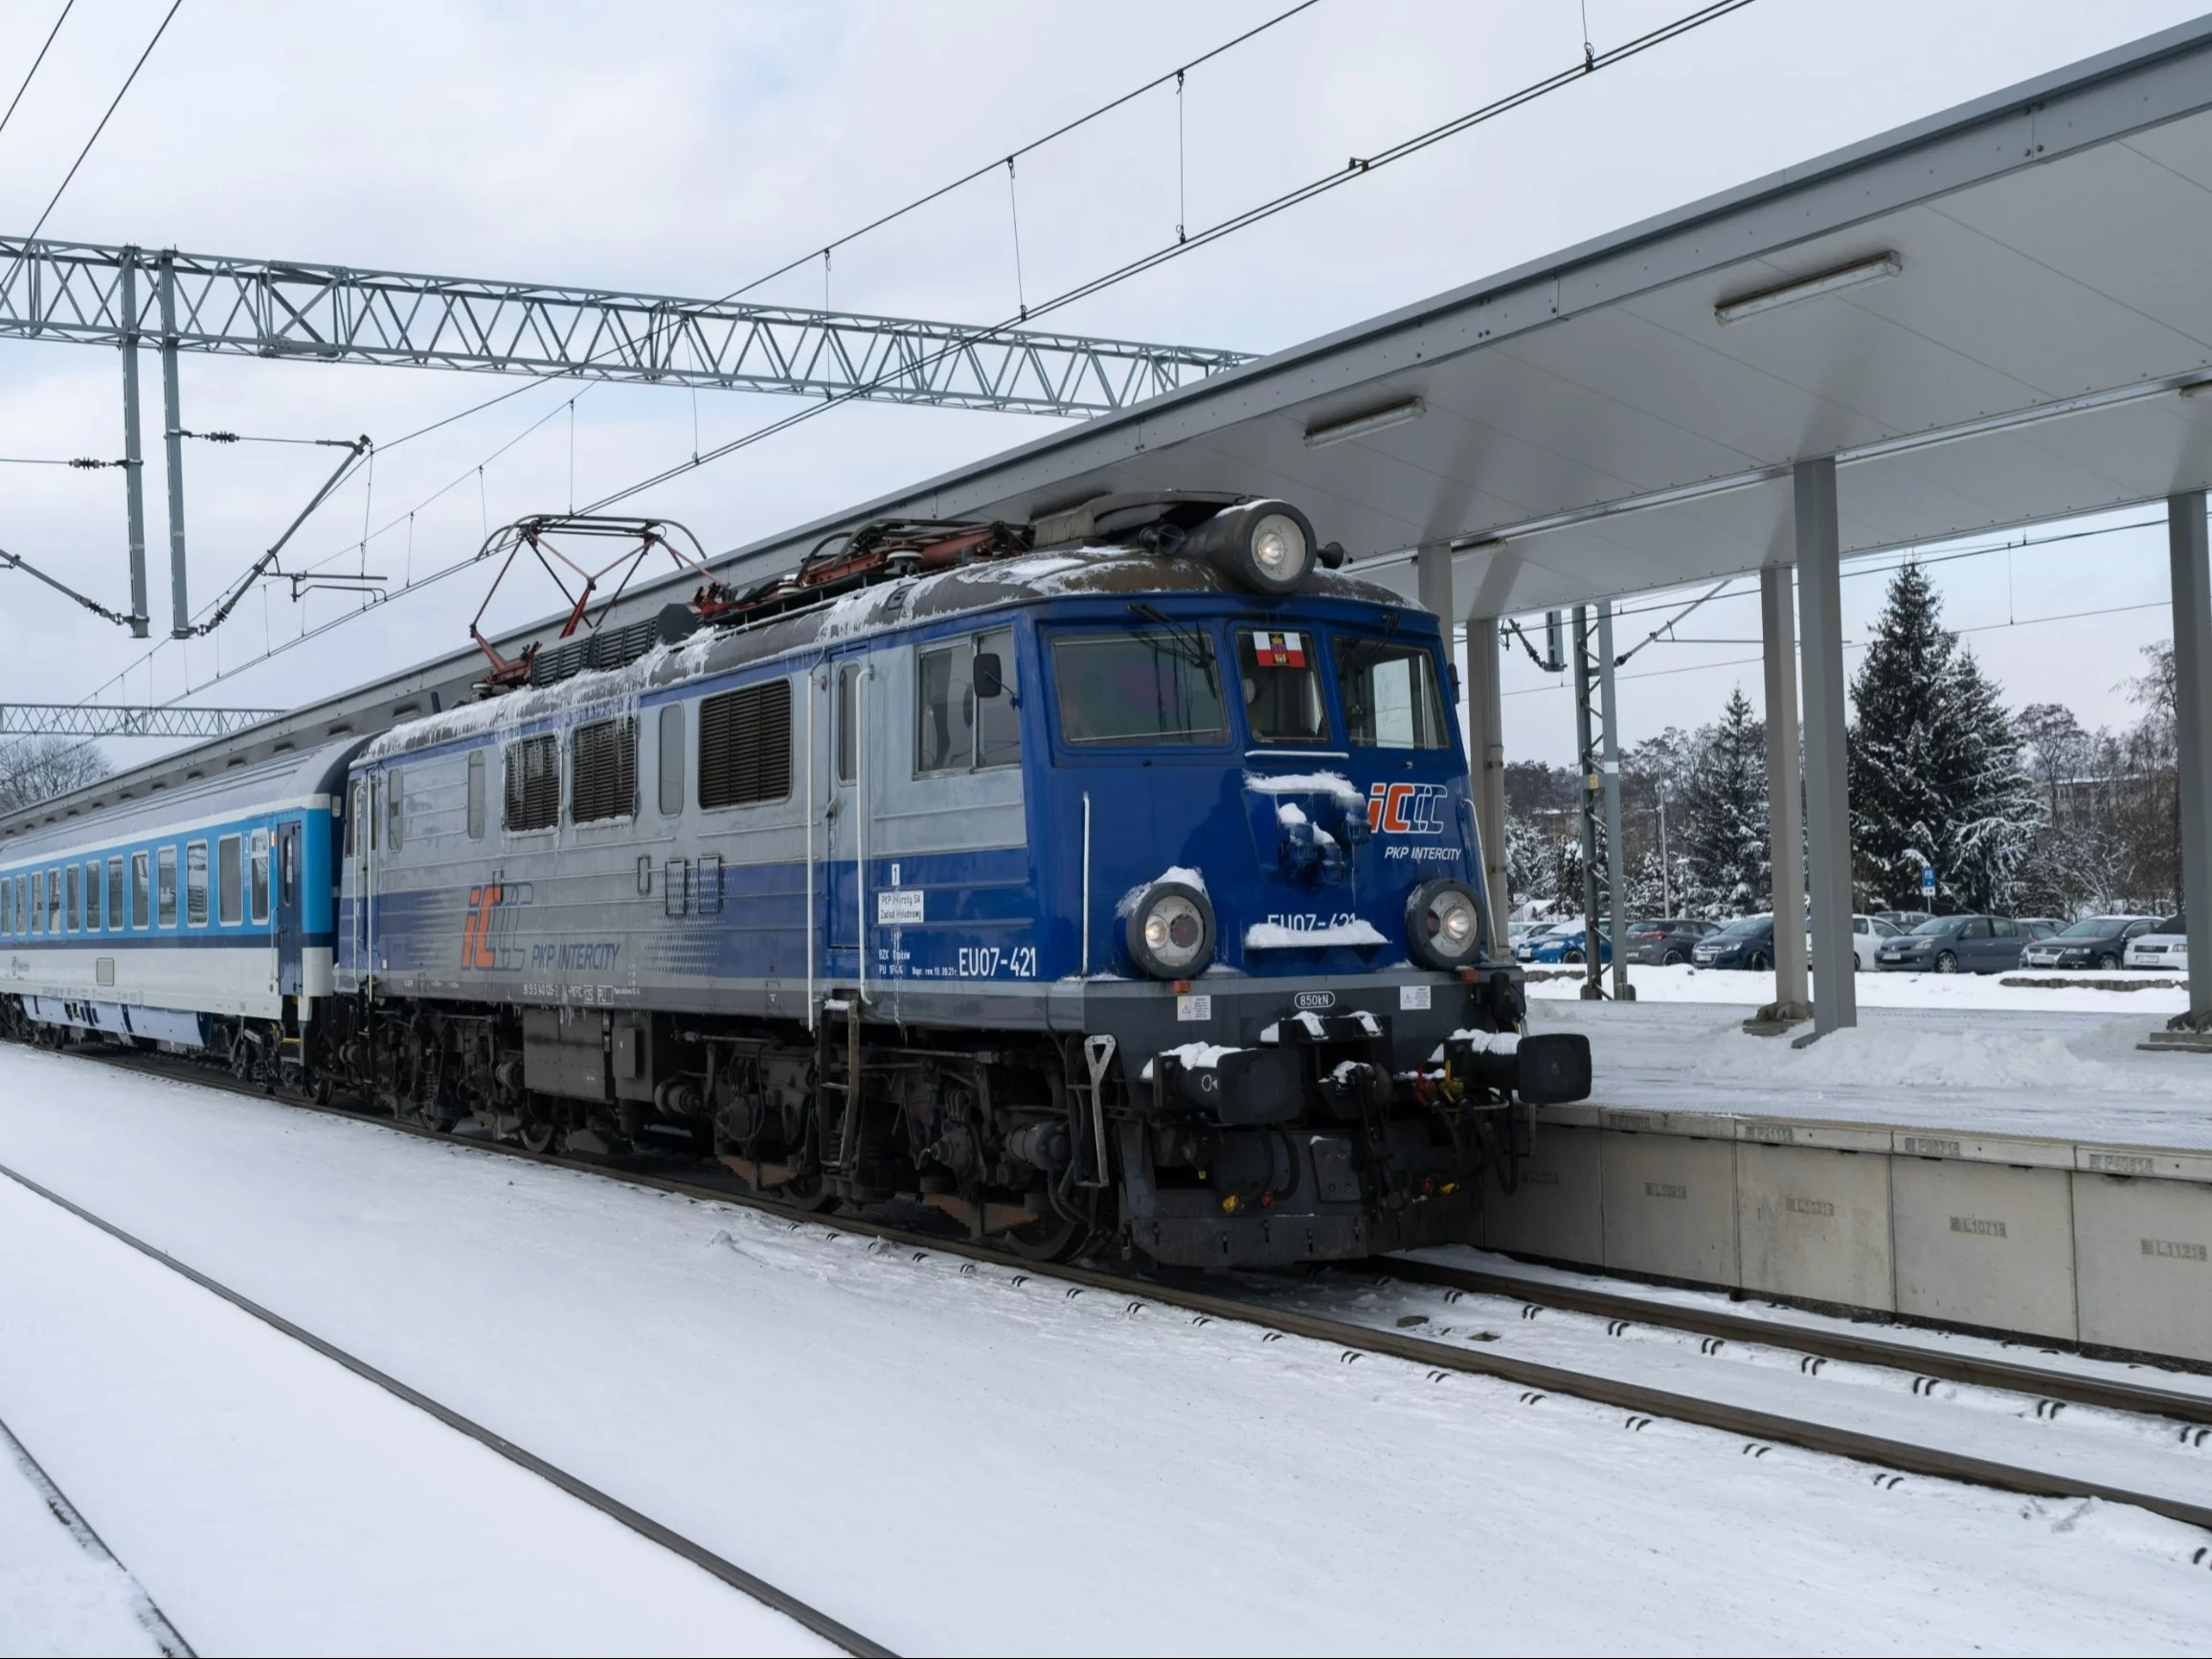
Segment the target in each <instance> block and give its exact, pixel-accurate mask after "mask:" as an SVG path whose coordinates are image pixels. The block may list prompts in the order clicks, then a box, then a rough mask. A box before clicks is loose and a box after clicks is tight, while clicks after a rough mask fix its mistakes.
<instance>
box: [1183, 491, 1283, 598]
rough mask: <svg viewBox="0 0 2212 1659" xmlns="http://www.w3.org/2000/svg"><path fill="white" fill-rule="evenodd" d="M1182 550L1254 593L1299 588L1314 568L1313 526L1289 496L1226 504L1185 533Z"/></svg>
mask: <svg viewBox="0 0 2212 1659" xmlns="http://www.w3.org/2000/svg"><path fill="white" fill-rule="evenodd" d="M1181 551H1182V552H1183V554H1184V555H1185V557H1196V558H1203V559H1205V560H1206V561H1207V562H1208V563H1209V564H1211V565H1212V566H1213V567H1214V568H1215V569H1217V570H1219V571H1222V572H1225V573H1226V574H1227V575H1228V576H1229V578H1230V580H1231V581H1233V582H1234V583H1236V585H1237V586H1238V587H1240V588H1244V589H1247V590H1249V591H1250V592H1252V593H1255V594H1292V593H1296V592H1297V591H1298V589H1299V588H1300V587H1302V586H1304V584H1305V581H1306V578H1307V577H1309V576H1311V575H1312V574H1313V573H1314V529H1313V526H1312V525H1311V524H1310V523H1309V522H1307V519H1306V516H1305V514H1303V513H1301V512H1299V511H1298V508H1296V507H1294V506H1292V505H1291V504H1290V503H1288V502H1278V501H1256V502H1244V503H1242V504H1239V505H1236V506H1232V507H1224V508H1223V509H1222V510H1221V511H1220V512H1218V513H1215V514H1214V515H1213V517H1211V518H1209V519H1208V520H1207V521H1206V522H1205V523H1204V524H1202V525H1200V526H1199V527H1197V528H1196V529H1194V530H1192V531H1191V532H1190V534H1189V535H1188V536H1187V537H1186V538H1185V540H1184V542H1183V544H1182V548H1181Z"/></svg>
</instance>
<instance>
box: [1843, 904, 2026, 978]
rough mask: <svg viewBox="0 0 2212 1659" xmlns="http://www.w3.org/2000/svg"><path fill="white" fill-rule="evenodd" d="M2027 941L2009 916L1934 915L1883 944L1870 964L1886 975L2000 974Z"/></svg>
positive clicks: (2011, 965) (2015, 959)
mask: <svg viewBox="0 0 2212 1659" xmlns="http://www.w3.org/2000/svg"><path fill="white" fill-rule="evenodd" d="M2031 937H2032V935H2031V934H2030V932H2029V930H2027V929H2026V928H2024V927H2022V926H2021V925H2020V923H2019V922H2016V921H2015V920H2013V918H2012V917H2010V916H1935V917H1932V918H1930V920H1928V921H1925V922H1923V923H1921V924H1920V926H1919V927H1917V928H1915V929H1913V930H1912V931H1911V932H1909V933H1901V934H1899V935H1898V936H1897V937H1896V938H1894V939H1885V940H1883V941H1882V948H1881V949H1880V950H1878V951H1877V952H1875V953H1874V961H1875V966H1877V967H1878V968H1880V969H1882V970H1883V971H1884V972H1885V973H1907V974H1930V973H1933V974H2005V973H2010V972H2011V971H2012V970H2013V969H2015V968H2017V967H2019V966H2020V948H2021V947H2022V946H2024V945H2025V944H2027V943H2028V941H2029V939H2030V938H2031Z"/></svg>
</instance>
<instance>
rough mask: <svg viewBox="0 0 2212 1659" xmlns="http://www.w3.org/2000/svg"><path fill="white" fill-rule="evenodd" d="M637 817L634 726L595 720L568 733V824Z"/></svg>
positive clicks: (625, 719) (629, 720)
mask: <svg viewBox="0 0 2212 1659" xmlns="http://www.w3.org/2000/svg"><path fill="white" fill-rule="evenodd" d="M637 816H638V723H637V721H636V720H635V719H634V718H632V717H629V716H624V717H623V718H622V719H620V720H595V721H593V722H592V723H591V724H590V725H589V726H579V727H577V728H576V729H575V730H574V731H572V732H570V733H569V822H571V823H605V822H606V821H607V820H609V819H610V818H636V817H637Z"/></svg>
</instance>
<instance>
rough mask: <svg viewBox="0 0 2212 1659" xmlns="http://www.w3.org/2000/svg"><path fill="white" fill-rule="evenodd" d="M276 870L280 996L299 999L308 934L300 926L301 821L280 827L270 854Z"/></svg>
mask: <svg viewBox="0 0 2212 1659" xmlns="http://www.w3.org/2000/svg"><path fill="white" fill-rule="evenodd" d="M270 862H271V863H273V864H274V866H275V868H274V869H273V870H272V871H271V875H272V877H273V879H274V880H275V883H276V888H277V894H276V897H277V994H278V995H279V996H281V997H297V996H299V995H300V956H301V953H302V951H303V949H304V948H305V944H306V938H305V930H304V928H303V927H302V925H301V915H300V912H301V902H300V901H301V892H302V886H301V881H300V820H299V819H298V818H293V819H290V820H289V821H287V822H284V823H281V824H279V825H278V826H277V842H276V845H275V847H274V848H273V849H272V851H271V861H270Z"/></svg>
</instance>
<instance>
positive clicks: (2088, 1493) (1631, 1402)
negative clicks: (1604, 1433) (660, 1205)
mask: <svg viewBox="0 0 2212 1659" xmlns="http://www.w3.org/2000/svg"><path fill="white" fill-rule="evenodd" d="M87 1058H92V1059H98V1060H100V1061H102V1063H103V1064H106V1065H115V1066H117V1067H118V1068H119V1069H123V1070H130V1071H139V1072H143V1073H146V1074H147V1075H149V1076H157V1077H166V1078H168V1079H169V1080H170V1081H172V1082H176V1081H193V1082H204V1083H207V1084H209V1085H211V1086H213V1087H218V1088H223V1089H226V1090H228V1091H229V1092H232V1093H236V1094H243V1095H246V1096H248V1097H250V1098H253V1099H256V1100H269V1099H272V1098H275V1099H280V1100H282V1102H283V1103H284V1104H286V1105H295V1104H297V1105H305V1106H306V1107H307V1109H308V1110H313V1111H320V1112H323V1113H326V1114H327V1115H330V1116H333V1117H344V1118H350V1119H353V1120H354V1121H356V1122H361V1123H367V1124H372V1125H374V1126H376V1127H378V1128H383V1129H395V1130H399V1131H401V1132H405V1133H409V1134H414V1135H418V1136H420V1137H422V1138H423V1139H426V1140H434V1141H438V1142H441V1143H442V1144H444V1145H447V1146H455V1145H460V1146H472V1147H477V1148H481V1149H482V1150H484V1151H485V1152H490V1153H496V1154H499V1155H505V1156H511V1157H518V1158H524V1159H527V1160H529V1161H530V1162H532V1163H540V1164H545V1165H548V1166H550V1167H553V1168H556V1169H566V1170H572V1171H576V1172H577V1173H580V1174H586V1175H598V1176H605V1177H612V1178H613V1179H616V1180H619V1181H622V1182H625V1183H628V1184H630V1185H634V1186H641V1187H649V1188H652V1189H654V1190H657V1191H661V1192H666V1193H673V1194H676V1195H678V1196H680V1197H684V1198H688V1199H697V1200H700V1201H703V1202H708V1203H726V1204H733V1205H736V1206H738V1207H741V1208H746V1209H751V1210H756V1211H759V1212H761V1213H763V1214H767V1215H772V1216H776V1217H778V1218H779V1219H781V1220H784V1221H787V1222H793V1223H795V1224H803V1223H807V1222H812V1223H814V1224H816V1225H819V1226H821V1227H823V1228H824V1230H825V1231H830V1232H842V1233H850V1234H854V1235H857V1236H860V1237H864V1238H870V1239H877V1240H881V1241H883V1242H884V1243H886V1244H899V1245H904V1246H906V1247H908V1248H911V1249H913V1250H915V1251H920V1252H928V1251H936V1252H938V1253H940V1254H944V1255H950V1256H958V1257H961V1258H963V1259H965V1260H968V1261H973V1262H979V1263H987V1264H989V1265H991V1266H994V1267H1010V1268H1012V1269H1014V1270H1015V1271H1017V1272H1019V1273H1023V1274H1028V1275H1032V1276H1035V1277H1038V1278H1049V1279H1054V1280H1058V1281H1060V1282H1062V1283H1065V1284H1068V1285H1071V1286H1073V1287H1077V1288H1080V1289H1096V1290H1106V1291H1110V1292H1112V1293H1114V1294H1115V1295H1117V1296H1127V1297H1129V1298H1131V1299H1132V1300H1133V1301H1138V1302H1156V1303H1159V1304H1160V1305H1162V1307H1169V1308H1175V1309H1178V1310H1180V1311H1182V1312H1186V1313H1192V1314H1199V1315H1203V1316H1205V1317H1207V1318H1209V1319H1221V1320H1227V1321H1231V1322H1233V1323H1237V1324H1243V1325H1251V1326H1254V1327H1257V1328H1259V1329H1262V1330H1272V1331H1278V1332H1281V1333H1282V1334H1285V1335H1291V1336H1303V1337H1306V1338H1309V1339H1310V1340H1313V1341H1316V1342H1322V1343H1327V1344H1329V1345H1331V1346H1334V1347H1337V1348H1341V1349H1343V1350H1345V1351H1346V1352H1348V1353H1357V1354H1374V1355H1381V1356H1387V1357H1389V1358H1393V1359H1402V1360H1405V1361H1407V1362H1408V1363H1410V1364H1413V1365H1419V1366H1422V1367H1424V1368H1426V1369H1427V1370H1429V1371H1431V1372H1445V1373H1459V1374H1463V1375H1467V1376H1475V1377H1487V1378H1492V1379H1496V1380H1499V1381H1502V1382H1509V1383H1513V1384H1516V1385H1518V1386H1520V1387H1522V1388H1524V1389H1528V1390H1533V1391H1537V1392H1540V1393H1546V1394H1559V1395H1564V1396H1568V1397H1569V1398H1573V1399H1578V1400H1585V1401H1591V1403H1593V1404H1598V1405H1610V1406H1614V1407H1616V1408H1618V1409H1620V1410H1623V1411H1626V1412H1628V1413H1630V1414H1631V1415H1640V1416H1646V1417H1664V1418H1671V1419H1673V1420H1675V1421H1677V1422H1680V1423H1687V1424H1693V1425H1695V1426H1697V1427H1700V1428H1709V1429H1715V1430H1718V1431H1719V1432H1721V1433H1724V1434H1728V1435H1743V1436H1749V1437H1750V1438H1752V1439H1755V1440H1759V1441H1765V1442H1771V1443H1773V1444H1776V1445H1782V1446H1797V1447H1800V1448H1802V1449H1804V1450H1807V1451H1817V1452H1824V1453H1827V1454H1828V1455H1830V1456H1834V1457H1841V1458H1848V1459H1850V1460H1851V1461H1853V1462H1855V1463H1865V1464H1872V1465H1874V1466H1876V1467H1878V1468H1890V1469H1896V1470H1900V1471H1902V1472H1904V1473H1907V1474H1918V1475H1925V1476H1928V1477H1930V1478H1932V1479H1936V1480H1950V1481H1959V1482H1963V1483H1966V1484H1968V1485H1974V1486H1985V1487H1990V1488H1993V1489H1994V1490H1996V1491H2010V1492H2019V1493H2020V1494H2022V1495H2024V1496H2029V1497H2044V1498H2099V1499H2102V1500H2104V1501H2106V1502H2108V1503H2121V1504H2130V1505H2133V1506H2134V1507H2136V1508H2138V1509H2143V1510H2148V1511H2150V1512H2151V1513H2155V1514H2161V1515H2165V1516H2167V1517H2168V1518H2170V1519H2173V1520H2178V1521H2182V1522H2185V1523H2186V1524H2188V1525H2190V1526H2196V1527H2201V1528H2203V1529H2205V1530H2206V1531H2208V1532H2212V1505H2208V1504H2193V1503H2188V1502H2185V1501H2183V1500H2181V1499H2178V1498H2172V1497H2168V1496H2166V1495H2164V1494H2163V1493H2158V1492H2143V1491H2133V1490H2131V1489H2128V1488H2125V1487H2116V1486H2110V1485H2107V1484H2105V1483H2104V1482H2101V1481H2088V1480H2082V1479H2079V1478H2077V1477H2075V1476H2073V1475H2070V1474H2065V1473H2060V1472H2057V1471H2053V1470H2050V1469H2040V1468H2023V1467H2021V1466H2020V1465H2016V1464H2006V1463H1998V1462H1996V1461H1994V1460H1991V1459H1988V1458H1980V1457H1975V1456H1972V1455H1970V1454H1968V1453H1965V1452H1957V1451H1950V1450H1946V1449H1944V1448H1943V1447H1940V1446H1922V1445H1918V1444H1915V1443H1913V1442H1910V1441H1902V1440H1892V1439H1890V1438H1888V1437H1887V1436H1885V1435H1876V1434H1867V1433H1864V1432H1862V1431H1861V1430H1858V1429H1851V1428H1841V1427H1838V1426H1837V1425H1835V1424H1827V1423H1820V1422H1817V1421H1814V1420H1811V1419H1807V1418H1801V1417H1791V1416H1785V1415H1783V1414H1781V1413H1778V1412H1770V1411H1760V1410H1756V1409H1754V1408H1752V1407H1749V1406H1741V1405H1734V1404H1730V1403H1727V1402H1726V1401H1715V1400H1707V1399H1704V1398H1703V1397H1701V1396H1698V1395H1692V1394H1680V1393H1676V1392H1675V1391H1673V1390H1671V1389H1663V1388H1655V1387H1652V1386H1650V1385H1648V1384H1646V1383H1640V1382H1634V1381H1629V1380H1626V1379H1620V1378H1615V1377H1608V1376H1605V1375H1603V1374H1601V1373H1596V1372H1587V1371H1577V1370H1572V1369H1569V1368H1568V1367H1566V1366H1559V1365H1547V1364H1544V1363H1542V1362H1540V1361H1536V1360H1528V1359H1516V1358H1513V1357H1511V1356H1507V1355H1503V1354H1486V1353H1479V1352H1477V1351H1474V1350H1471V1349H1464V1348H1457V1347H1454V1346H1453V1345H1451V1344H1450V1343H1445V1342H1438V1341H1434V1340H1433V1339H1430V1338H1427V1337H1420V1336H1411V1335H1408V1334H1405V1333H1403V1332H1398V1331H1380V1330H1375V1329H1373V1328H1370V1327H1368V1326H1365V1325H1357V1324H1352V1323H1349V1322H1347V1321H1344V1320H1339V1319H1331V1318H1328V1317H1326V1316H1325V1315H1321V1314H1312V1313H1298V1312H1289V1311H1286V1310H1282V1309H1276V1308H1271V1307H1269V1306H1267V1305H1266V1304H1265V1303H1260V1302H1253V1301H1248V1300H1246V1299H1244V1298H1242V1297H1238V1296H1234V1295H1222V1294H1216V1293H1214V1292H1211V1291H1204V1290H1195V1289H1188V1288H1185V1287H1183V1286H1178V1285H1170V1284H1163V1283H1161V1282H1159V1281H1156V1280H1151V1279H1143V1278H1136V1277H1132V1276H1129V1275H1127V1274H1121V1273H1111V1272H1102V1271H1100V1270H1098V1269H1096V1268H1092V1267H1075V1266H1072V1265H1071V1264H1067V1263H1048V1262H1032V1261H1028V1260H1027V1259H1025V1258H1023V1257H1020V1256H1016V1255H1012V1254H1009V1253H1007V1252H1005V1251H1002V1250H996V1249H991V1248H988V1247H985V1246H982V1245H979V1244H972V1243H969V1242H967V1241H965V1240H956V1239H945V1238H940V1237H937V1236H936V1235H933V1234H928V1233H917V1232H914V1231H912V1230H911V1229H908V1228H904V1227H894V1226H889V1225H886V1224H884V1223H882V1222H870V1221H866V1220H863V1219H862V1218H860V1217H857V1216H845V1215H829V1214H823V1213H819V1212H805V1211H798V1210H794V1209H792V1208H790V1207H789V1206H787V1205H783V1204H779V1203H776V1202H774V1201H772V1200H770V1199H764V1198H761V1197H759V1196H757V1195H754V1194H743V1193H734V1192H729V1191H725V1190H722V1189H718V1188H715V1187H711V1186H704V1185H701V1184H699V1183H697V1182H693V1181H684V1180H676V1179H670V1178H668V1177H662V1176H654V1175H649V1174H645V1173H643V1172H640V1171H631V1170H622V1169H618V1168H615V1167H613V1166H610V1165H606V1164H599V1163H592V1162H586V1161H584V1160H581V1159H576V1158H570V1157H563V1156H560V1155H555V1154H552V1153H533V1152H530V1151H529V1150H527V1149H526V1148H522V1147H515V1146H509V1145H508V1144H506V1143H504V1142H499V1141H485V1140H477V1139H473V1138H466V1139H457V1137H455V1136H453V1135H450V1134H446V1133H443V1132H440V1131H437V1130H433V1129H428V1128H424V1127H422V1126H420V1125H416V1124H407V1123H401V1122H399V1121H397V1120H395V1119H393V1118H389V1117H382V1116H377V1115H374V1114H372V1113H369V1112H364V1111H354V1110H349V1109H347V1108H344V1107H339V1106H322V1105H317V1104H315V1103H313V1102H305V1101H296V1100H295V1099H294V1098H293V1097H290V1096H271V1095H270V1094H268V1093H267V1092H266V1091H264V1090H263V1089H261V1088H260V1087H254V1086H250V1085H246V1084H242V1083H238V1082H236V1081H235V1080H231V1079H226V1078H218V1077H206V1076H193V1075H192V1074H189V1073H185V1072H183V1071H181V1070H172V1069H169V1068H166V1067H161V1066H156V1065H147V1064H146V1063H145V1062H144V1061H143V1060H142V1059H140V1058H139V1057H137V1056H122V1055H89V1056H87ZM194 1069H195V1071H196V1069H197V1068H194ZM0 1173H7V1172H6V1171H5V1167H4V1166H0ZM18 1178H20V1177H18ZM1400 1265H1401V1264H1399V1263H1397V1262H1396V1261H1395V1260H1394V1259H1393V1260H1392V1261H1391V1262H1390V1264H1389V1266H1390V1267H1392V1268H1395V1267H1398V1266H1400ZM1768 1341H1769V1342H1770V1344H1772V1345H1776V1346H1784V1347H1787V1346H1789V1344H1788V1343H1779V1344H1774V1343H1773V1339H1772V1337H1769V1338H1768ZM2040 1375H2041V1374H2039V1377H2040ZM2108 1386H2109V1387H2112V1388H2121V1387H2124V1386H2125V1385H2123V1384H2109V1385H2108ZM2147 1392H2149V1391H2147ZM2161 1398H2162V1396H2161ZM2127 1409H2129V1410H2133V1411H2138V1412H2142V1411H2148V1412H2151V1413H2153V1414H2157V1413H2158V1411H2159V1408H2158V1407H2157V1406H2156V1405H2154V1406H2150V1407H2141V1406H2130V1407H2128V1408H2127Z"/></svg>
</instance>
